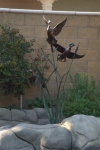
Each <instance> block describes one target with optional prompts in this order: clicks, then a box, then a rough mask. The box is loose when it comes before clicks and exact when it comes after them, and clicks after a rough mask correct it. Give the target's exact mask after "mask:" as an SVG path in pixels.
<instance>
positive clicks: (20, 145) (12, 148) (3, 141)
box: [0, 126, 35, 150]
mask: <svg viewBox="0 0 100 150" xmlns="http://www.w3.org/2000/svg"><path fill="white" fill-rule="evenodd" d="M0 150H35V149H34V148H33V146H32V145H31V144H29V143H28V142H27V141H23V140H21V139H20V138H18V137H17V136H16V135H15V134H14V133H13V131H12V130H11V128H9V126H8V128H7V127H2V128H1V130H0Z"/></svg>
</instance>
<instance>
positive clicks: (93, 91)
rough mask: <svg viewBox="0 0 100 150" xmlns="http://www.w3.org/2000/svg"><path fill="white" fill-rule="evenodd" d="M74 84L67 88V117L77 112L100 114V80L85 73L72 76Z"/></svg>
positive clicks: (65, 110) (65, 112)
mask: <svg viewBox="0 0 100 150" xmlns="http://www.w3.org/2000/svg"><path fill="white" fill-rule="evenodd" d="M70 80H71V83H72V86H71V87H70V88H69V89H67V99H66V101H65V108H64V114H65V116H66V117H69V116H72V115H75V114H85V115H94V116H100V82H98V83H96V81H95V79H94V78H93V77H90V78H89V77H88V76H87V75H85V74H78V73H77V74H76V75H75V76H74V77H72V76H70Z"/></svg>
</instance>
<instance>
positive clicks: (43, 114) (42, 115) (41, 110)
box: [33, 108, 48, 119]
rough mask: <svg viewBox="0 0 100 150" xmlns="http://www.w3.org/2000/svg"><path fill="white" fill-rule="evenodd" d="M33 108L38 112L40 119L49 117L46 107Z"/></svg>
mask: <svg viewBox="0 0 100 150" xmlns="http://www.w3.org/2000/svg"><path fill="white" fill-rule="evenodd" d="M33 110H34V111H35V112H36V114H37V117H38V119H46V118H48V116H47V113H46V111H45V109H44V108H34V109H33Z"/></svg>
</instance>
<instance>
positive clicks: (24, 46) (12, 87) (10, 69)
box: [0, 24, 43, 107]
mask: <svg viewBox="0 0 100 150" xmlns="http://www.w3.org/2000/svg"><path fill="white" fill-rule="evenodd" d="M0 28H1V30H2V32H1V34H0V93H1V94H3V95H9V94H13V95H14V96H16V97H18V98H19V97H20V96H21V95H23V94H25V89H28V88H30V82H31V81H32V82H31V83H32V84H33V81H34V80H33V78H32V76H33V74H32V73H33V72H34V73H36V74H37V69H38V70H39V71H40V72H41V74H42V75H43V69H42V68H43V67H42V62H43V60H42V61H41V60H39V61H37V60H36V57H34V59H33V58H32V57H31V52H34V49H33V44H34V40H33V39H32V40H30V41H27V40H26V39H25V37H24V36H23V35H21V34H20V32H19V30H18V29H15V28H13V27H12V26H11V25H9V24H8V25H0ZM27 53H29V54H30V57H31V59H32V61H31V62H29V61H28V60H27V59H25V55H26V54H27ZM37 56H38V58H40V57H39V56H40V55H39V52H37ZM41 58H42V55H41ZM30 69H32V73H30V71H29V70H30ZM31 79H32V80H31ZM21 98H22V97H21ZM21 107H22V106H21Z"/></svg>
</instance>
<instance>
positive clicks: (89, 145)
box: [0, 113, 100, 150]
mask: <svg viewBox="0 0 100 150" xmlns="http://www.w3.org/2000/svg"><path fill="white" fill-rule="evenodd" d="M29 114H30V113H29ZM30 116H31V114H30ZM15 124H16V122H15ZM0 150H100V119H99V118H96V117H94V116H86V115H74V116H72V117H69V118H66V119H64V120H63V121H62V122H61V124H47V125H35V124H30V123H29V124H28V123H21V124H19V125H17V126H15V127H13V128H10V126H3V127H1V128H0Z"/></svg>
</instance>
